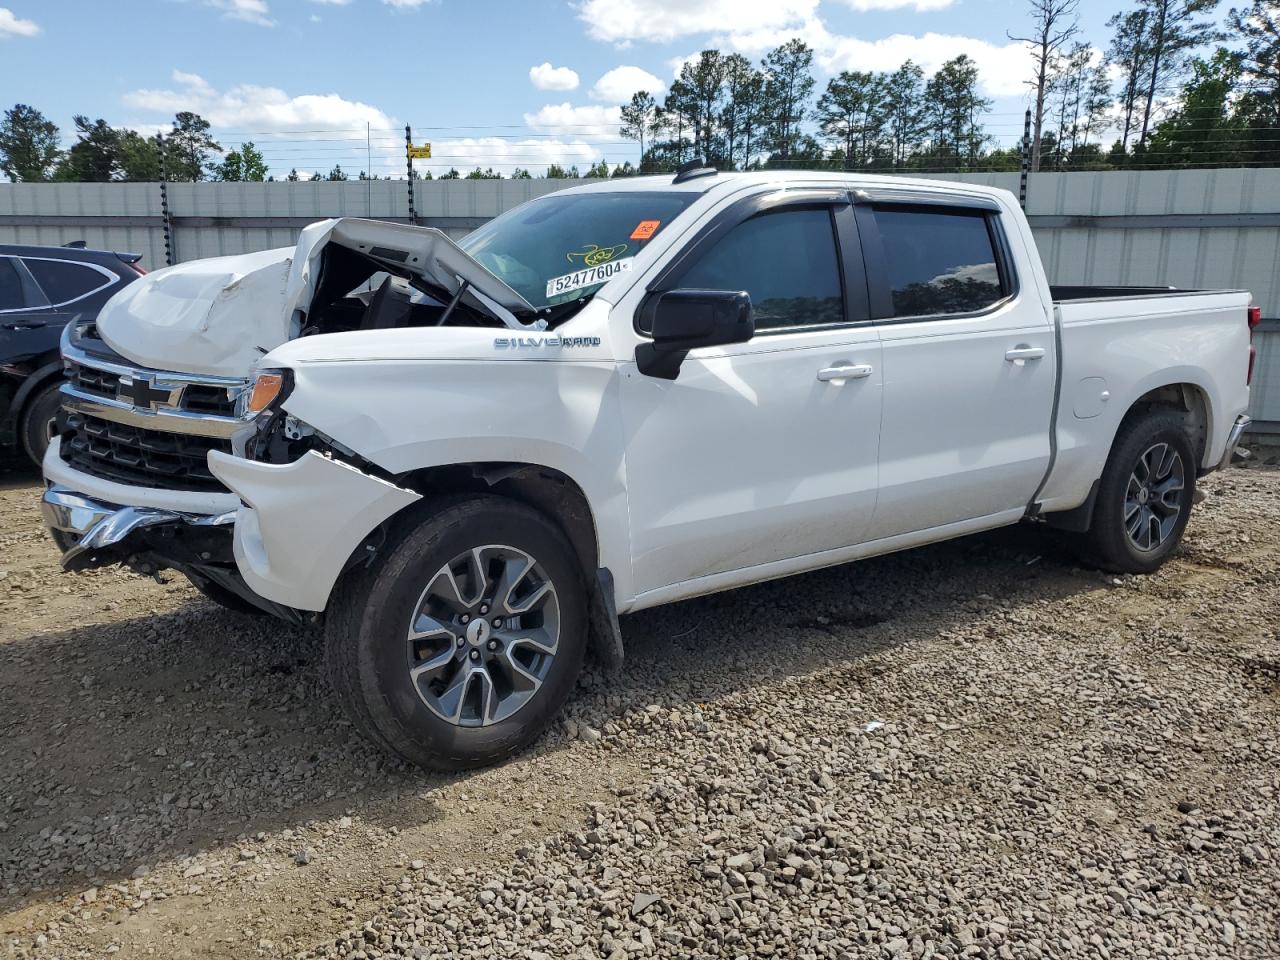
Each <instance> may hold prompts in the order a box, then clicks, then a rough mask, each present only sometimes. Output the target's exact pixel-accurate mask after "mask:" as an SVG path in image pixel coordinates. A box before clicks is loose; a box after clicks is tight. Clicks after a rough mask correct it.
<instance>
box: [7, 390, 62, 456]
mask: <svg viewBox="0 0 1280 960" xmlns="http://www.w3.org/2000/svg"><path fill="white" fill-rule="evenodd" d="M61 386H62V381H60V380H57V381H54V382H53V383H50V384H47V385H46V386H43V387H40V388H38V389H37V390H36V391H35V393H34V394H32V396H31V399H30V400H28V401H27V403H26V405H25V406H24V407H23V408H22V417H21V420H20V421H19V424H18V432H19V434H20V435H21V436H22V446H23V448H24V449H25V450H26V451H27V456H29V457H30V458H31V459H32V460H34V461H35V462H36V466H39V465H40V464H41V463H43V462H44V454H45V451H46V450H48V449H49V441H50V439H52V437H53V424H54V420H55V419H56V418H57V416H58V410H59V409H61V407H62V394H61V393H60V392H59V389H58V388H59V387H61Z"/></svg>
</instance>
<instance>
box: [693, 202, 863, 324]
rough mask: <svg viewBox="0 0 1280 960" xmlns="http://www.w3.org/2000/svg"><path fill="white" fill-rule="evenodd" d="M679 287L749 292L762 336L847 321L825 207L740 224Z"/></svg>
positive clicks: (782, 212)
mask: <svg viewBox="0 0 1280 960" xmlns="http://www.w3.org/2000/svg"><path fill="white" fill-rule="evenodd" d="M679 286H680V287H681V288H683V289H703V290H745V291H746V292H747V293H749V294H750V295H751V307H752V312H753V314H754V315H755V323H756V330H757V331H758V332H767V331H770V330H786V329H791V328H795V327H813V326H824V325H829V324H835V323H842V322H844V319H845V316H844V296H843V291H842V288H841V282H840V261H839V256H838V255H837V251H836V239H835V228H834V225H833V223H832V220H831V212H830V210H828V209H827V208H825V207H821V208H812V209H809V208H805V209H788V210H779V211H776V212H772V213H763V214H760V215H759V216H756V217H752V218H751V219H750V220H746V221H744V222H742V223H740V224H738V225H737V226H736V227H734V228H733V229H732V230H731V231H729V233H727V234H726V235H725V236H724V238H723V239H721V240H720V241H719V242H718V243H716V245H715V246H714V247H712V248H711V249H710V250H709V251H708V252H707V253H706V254H705V255H704V256H703V257H702V258H701V259H699V260H698V262H697V263H695V264H694V265H693V266H692V267H691V268H690V269H689V270H687V271H686V272H685V273H684V275H683V276H681V278H680V282H679Z"/></svg>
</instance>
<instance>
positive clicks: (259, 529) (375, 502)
mask: <svg viewBox="0 0 1280 960" xmlns="http://www.w3.org/2000/svg"><path fill="white" fill-rule="evenodd" d="M209 469H210V470H211V471H212V472H213V475H214V476H215V477H217V478H218V479H219V480H221V481H222V482H223V483H224V484H226V485H227V486H228V487H230V488H231V489H232V490H234V491H235V492H236V493H237V494H238V495H239V497H240V507H239V510H238V512H237V514H236V522H235V544H234V550H235V560H236V566H237V567H238V568H239V570H240V575H241V576H242V577H243V578H244V581H245V583H246V584H247V585H248V586H249V589H251V590H253V592H254V593H256V594H258V595H259V596H262V597H265V598H266V599H268V600H271V601H274V602H275V603H277V604H281V605H283V606H287V607H291V608H294V609H297V610H310V611H318V610H323V609H324V608H325V606H326V605H327V604H328V602H329V594H330V592H331V591H332V590H333V585H334V583H336V582H337V579H338V577H339V576H340V575H341V573H342V571H343V570H345V569H346V568H347V566H348V564H349V563H350V561H351V559H352V557H353V555H354V554H355V552H356V549H357V548H358V547H359V546H360V544H361V543H362V542H363V541H364V540H365V538H367V537H368V536H369V534H370V533H372V532H373V531H374V530H376V529H377V528H378V526H379V525H380V524H381V523H382V522H383V521H384V520H386V519H387V518H388V517H390V516H391V515H392V514H394V513H396V512H398V511H399V510H401V509H403V508H404V507H407V506H408V505H409V504H411V503H414V502H416V501H418V500H421V499H422V495H421V494H418V493H415V492H414V491H412V490H406V489H404V488H403V487H398V486H396V485H395V484H393V483H388V482H387V481H386V480H381V479H379V478H377V477H373V476H370V475H369V474H367V473H364V472H362V471H360V470H357V469H356V468H355V467H353V466H350V465H349V464H346V463H343V462H342V461H341V460H335V459H332V458H330V457H325V456H322V455H321V454H319V453H317V452H316V451H314V450H311V451H308V452H307V453H305V454H304V455H303V456H301V457H300V458H299V459H297V460H295V461H293V462H292V463H284V464H272V463H260V462H258V461H256V460H245V459H243V458H241V457H234V456H231V455H229V454H225V453H220V452H217V451H214V452H212V453H210V454H209Z"/></svg>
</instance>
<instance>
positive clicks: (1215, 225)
mask: <svg viewBox="0 0 1280 960" xmlns="http://www.w3.org/2000/svg"><path fill="white" fill-rule="evenodd" d="M938 179H943V180H965V181H969V182H973V183H982V184H989V185H993V186H998V187H1003V188H1004V189H1007V190H1011V191H1013V192H1015V193H1016V192H1017V190H1018V179H1019V178H1018V174H1016V173H1000V174H973V175H959V174H948V175H942V176H939V177H938ZM581 182H583V181H576V180H447V181H440V180H431V181H418V182H416V184H415V210H416V213H417V215H418V217H419V222H421V223H424V224H426V225H428V226H436V227H440V228H441V229H443V230H445V231H446V232H447V233H449V234H450V235H453V236H461V235H462V234H465V233H467V232H468V231H469V230H472V229H474V228H475V227H477V226H478V225H480V224H481V223H483V222H484V221H485V220H487V219H489V218H490V217H493V216H496V215H497V214H499V213H501V212H503V211H504V210H508V209H510V208H511V207H514V206H516V205H518V204H520V203H523V202H524V201H525V200H529V199H531V198H532V197H536V196H540V195H542V194H545V193H550V192H552V191H554V190H560V189H564V188H565V187H569V186H574V185H576V184H578V183H581ZM406 186H407V184H406V183H405V181H403V180H399V181H396V180H376V181H345V182H341V183H330V182H327V181H320V182H315V183H311V182H300V183H285V182H276V183H180V184H169V185H168V188H167V189H168V206H169V214H170V217H171V224H172V227H173V230H172V236H171V243H172V253H173V258H174V259H175V261H183V260H191V259H195V258H198V257H214V256H223V255H227V254H235V253H245V252H249V251H254V250H265V249H268V248H271V247H280V246H289V245H292V244H293V242H294V239H295V237H296V236H297V233H298V231H299V230H300V229H301V228H302V227H303V226H305V225H306V224H307V223H310V222H312V221H314V220H318V219H321V218H324V217H336V216H359V217H377V218H381V219H392V220H406V219H407V217H408V213H409V209H408V194H407V190H406ZM1027 214H1028V216H1029V217H1030V219H1031V226H1032V229H1033V230H1034V231H1035V235H1036V241H1037V244H1038V245H1039V247H1040V252H1041V255H1042V257H1043V258H1044V263H1045V269H1046V270H1047V271H1048V274H1049V278H1050V280H1051V281H1052V282H1054V283H1062V284H1119V285H1127V284H1137V285H1162V284H1169V285H1172V286H1179V287H1208V288H1238V289H1247V290H1250V291H1252V292H1253V295H1254V299H1255V302H1257V303H1258V304H1260V305H1261V307H1262V311H1263V316H1264V317H1266V318H1268V321H1270V322H1264V324H1263V329H1262V330H1261V331H1259V335H1258V337H1257V342H1258V346H1259V356H1258V366H1257V374H1256V376H1255V378H1254V403H1253V411H1252V413H1253V416H1254V418H1255V419H1256V420H1258V421H1260V423H1263V424H1264V425H1270V428H1271V429H1273V430H1274V431H1276V432H1280V169H1265V170H1174V171H1137V172H1098V173H1040V174H1034V175H1032V176H1031V178H1030V183H1029V186H1028V193H1027ZM163 227H164V221H163V218H162V209H161V197H160V187H159V185H158V184H145V183H129V184H124V183H109V184H99V183H56V184H0V243H36V244H50V245H57V244H63V243H67V242H68V241H71V240H85V241H87V242H88V244H89V245H90V246H93V247H100V248H107V249H117V250H131V251H135V252H138V253H141V254H142V255H143V263H144V264H145V265H146V266H147V267H149V268H152V269H154V268H156V267H158V266H163V265H164V263H165V239H164V229H163Z"/></svg>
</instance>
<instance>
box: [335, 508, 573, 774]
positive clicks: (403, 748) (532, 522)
mask: <svg viewBox="0 0 1280 960" xmlns="http://www.w3.org/2000/svg"><path fill="white" fill-rule="evenodd" d="M586 647H587V594H586V589H585V588H584V586H583V582H582V573H581V570H580V568H579V565H578V560H577V556H576V554H575V553H574V550H573V547H572V546H571V545H570V544H569V542H568V540H567V539H566V538H565V535H564V534H563V533H562V532H561V530H560V528H559V527H558V526H556V524H555V523H553V522H552V521H551V520H549V519H548V518H547V517H545V516H544V515H543V514H541V513H538V512H537V511H535V510H533V509H532V508H530V507H527V506H525V505H523V504H520V503H516V502H514V501H511V500H506V499H504V498H501V497H495V496H468V497H461V498H443V499H440V500H436V501H433V502H430V503H427V504H423V505H420V506H419V507H417V508H415V509H414V510H412V511H411V512H410V513H408V514H406V516H405V517H404V518H403V525H402V526H401V528H400V529H399V530H398V531H397V534H396V535H395V536H394V537H393V538H392V539H391V540H390V541H389V542H388V544H387V545H386V547H385V548H384V550H383V553H382V555H381V557H380V558H379V559H378V560H377V561H375V563H374V564H373V565H372V566H371V567H370V568H368V569H357V570H355V571H352V572H351V573H350V574H348V576H347V577H345V578H344V580H343V581H342V582H341V583H340V584H339V586H338V589H337V590H336V591H335V593H334V596H333V597H332V599H331V600H330V603H329V609H328V614H327V616H326V617H325V661H326V666H327V670H328V673H329V678H330V682H331V683H332V685H333V688H334V690H335V692H336V693H337V696H338V700H339V702H340V704H341V705H342V707H343V709H344V710H345V712H346V713H347V715H348V716H349V717H350V719H351V721H352V722H353V723H354V724H355V726H356V728H357V729H358V730H359V731H360V732H361V733H362V734H364V736H365V737H366V738H368V739H369V740H371V741H372V742H374V743H375V744H377V745H378V746H380V747H382V748H383V749H385V750H388V751H390V752H391V753H393V754H395V755H397V756H399V757H401V758H403V759H405V760H407V761H408V762H410V763H413V764H416V765H418V766H422V767H428V768H433V769H437V770H463V769H468V768H471V767H478V766H483V765H485V764H490V763H495V762H497V761H500V760H503V759H505V758H507V757H509V756H511V755H512V754H513V753H515V752H517V751H518V750H520V749H521V748H523V747H525V746H527V745H528V744H529V743H530V742H532V741H533V740H534V739H535V738H536V737H537V736H538V735H539V734H540V733H541V732H542V731H543V730H544V729H545V728H546V726H547V725H548V724H549V723H550V722H551V721H552V719H553V718H554V717H555V716H556V714H557V713H559V711H560V709H561V707H562V706H563V705H564V703H565V701H566V700H567V699H568V697H569V694H570V693H571V692H572V690H573V687H574V684H575V683H576V681H577V678H578V674H579V672H580V671H581V669H582V661H583V656H584V654H585V652H586Z"/></svg>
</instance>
